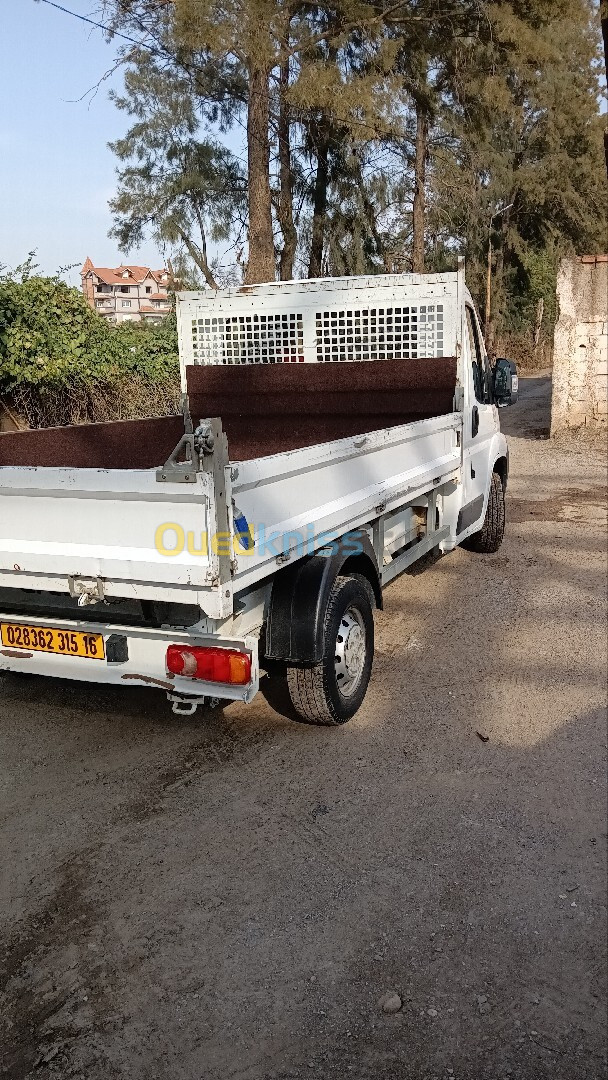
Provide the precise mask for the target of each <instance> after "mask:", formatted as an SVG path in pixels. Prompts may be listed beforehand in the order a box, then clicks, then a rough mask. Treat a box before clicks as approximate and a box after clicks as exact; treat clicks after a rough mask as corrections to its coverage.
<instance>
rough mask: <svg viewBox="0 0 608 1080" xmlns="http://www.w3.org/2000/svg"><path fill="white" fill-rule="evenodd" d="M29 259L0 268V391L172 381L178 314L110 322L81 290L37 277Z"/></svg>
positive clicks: (174, 376)
mask: <svg viewBox="0 0 608 1080" xmlns="http://www.w3.org/2000/svg"><path fill="white" fill-rule="evenodd" d="M35 270H36V268H35V266H34V265H33V261H32V258H30V259H29V260H28V261H27V262H26V263H24V265H23V266H22V267H19V268H18V269H17V271H16V272H15V273H13V274H6V273H4V274H0V394H11V393H13V392H14V391H16V390H17V389H19V388H23V387H28V388H31V389H35V388H38V389H41V390H49V389H51V388H53V389H56V390H65V391H70V390H74V389H76V388H78V387H90V386H91V385H92V384H95V385H97V386H98V387H99V388H101V389H103V388H104V387H105V388H111V387H117V386H119V385H120V384H121V383H126V382H128V380H129V379H130V378H131V377H132V376H133V375H135V376H137V377H139V378H141V379H142V380H144V381H146V382H148V383H154V384H162V383H164V382H167V381H171V380H175V379H176V378H177V372H178V360H177V331H176V326H175V316H174V315H172V316H169V317H168V318H166V319H164V320H163V321H162V323H160V324H158V325H151V324H146V323H124V324H122V325H120V326H112V325H109V324H108V323H107V322H106V321H105V320H104V319H103V318H102V317H101V316H100V315H98V314H97V312H96V311H94V310H93V309H92V308H91V307H90V306H89V304H88V303H87V301H86V300H85V298H84V296H83V295H82V293H81V292H80V290H79V289H76V288H73V287H71V286H69V285H67V284H66V283H65V282H64V281H61V280H60V279H59V278H56V277H52V278H49V277H41V276H39V275H37V274H36V272H35Z"/></svg>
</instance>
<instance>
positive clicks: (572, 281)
mask: <svg viewBox="0 0 608 1080" xmlns="http://www.w3.org/2000/svg"><path fill="white" fill-rule="evenodd" d="M557 304H558V320H557V325H556V327H555V339H554V347H553V400H552V403H551V434H552V435H557V434H559V433H560V432H562V431H568V430H574V429H576V428H581V427H589V428H590V429H594V430H598V429H601V428H602V427H603V426H605V425H606V424H607V422H608V255H583V256H580V257H578V258H570V259H563V260H562V262H561V264H560V268H559V273H558V275H557Z"/></svg>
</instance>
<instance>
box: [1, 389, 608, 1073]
mask: <svg viewBox="0 0 608 1080" xmlns="http://www.w3.org/2000/svg"><path fill="white" fill-rule="evenodd" d="M548 394H549V382H548V380H547V379H545V378H534V379H525V380H522V392H521V398H520V403H519V404H518V406H517V407H516V408H514V409H511V410H504V411H503V412H502V414H501V418H502V419H503V421H504V426H505V428H506V429H507V431H508V432H510V433H511V435H512V439H511V458H512V474H511V482H510V487H509V504H508V519H509V521H508V527H507V529H508V531H507V537H506V540H505V543H504V544H503V547H502V549H501V550H500V552H499V553H498V554H496V555H494V556H481V555H473V554H471V553H468V552H465V551H460V550H459V551H457V552H455V553H454V554H452V555H449V556H447V557H446V558H444V559H441V560H439V561H436V562H434V563H431V564H430V565H428V566H427V567H426V569H425V571H424V572H423V573H420V572H417V573H410V574H407V575H405V576H403V577H402V578H401V579H399V580H398V581H396V582H394V583H393V584H392V585H391V586H390V587H389V588H388V590H387V593H386V610H385V611H384V613H382V614H380V615H379V616H378V619H377V631H378V643H377V645H378V647H377V657H376V662H375V668H374V677H373V681H372V685H371V687H370V690H369V693H368V696H367V699H366V702H365V704H364V707H363V708H362V710H361V712H360V713H359V714H358V715H357V717H356V718H355V719H354V720H353V721H352V722H351V723H350V724H348V725H346V727H344V728H343V729H317V728H314V727H308V726H305V725H298V724H295V723H292V722H290V721H288V720H286V719H284V718H283V717H281V716H279V715H278V714H277V713H276V712H275V711H274V710H273V709H272V708H271V706H270V705H269V704H268V703H267V701H266V700H265V698H264V697H263V696H262V695H261V694H260V695H258V698H257V699H256V701H255V702H254V704H253V705H252V706H250V707H245V706H241V705H232V706H230V707H229V708H226V709H225V710H223V711H222V710H214V711H212V712H208V713H199V714H198V715H197V716H196V717H195V718H193V719H188V720H184V719H177V718H175V717H173V716H172V714H171V713H170V711H169V708H168V706H167V704H166V702H165V700H164V695H163V694H161V693H159V692H156V691H153V690H144V689H135V688H131V689H122V688H120V689H119V688H117V689H104V688H92V689H91V688H87V687H86V686H84V685H77V684H71V683H65V682H61V681H51V680H48V681H45V680H42V679H40V678H36V677H34V676H22V677H17V676H12V675H10V676H4V677H3V678H2V679H1V680H0V744H1V745H0V784H1V810H2V835H1V842H2V892H1V907H2V910H1V917H2V935H3V948H2V966H3V969H4V971H3V977H2V996H1V1002H0V1013H1V1019H2V1022H3V1027H4V1036H3V1058H2V1060H3V1069H4V1071H3V1072H2V1073H1V1075H3V1076H6V1077H9V1078H11V1080H21V1078H24V1077H28V1076H32V1077H36V1078H39V1080H50V1078H52V1077H66V1078H67V1077H81V1078H86V1080H112V1078H115V1077H117V1078H118V1077H119V1078H121V1080H122V1078H124V1080H287V1078H292V1077H293V1078H296V1077H308V1078H310V1080H334V1078H336V1080H338V1078H339V1080H344V1078H345V1077H348V1076H352V1077H353V1078H355V1080H372V1078H373V1080H393V1078H394V1080H397V1078H399V1080H410V1078H411V1080H431V1078H434V1077H435V1078H438V1080H442V1078H445V1080H449V1078H452V1080H458V1078H460V1080H486V1078H487V1080H500V1078H502V1077H505V1078H507V1077H509V1078H511V1080H514V1078H522V1080H540V1078H543V1080H544V1078H547V1080H548V1078H551V1080H573V1078H576V1080H579V1078H580V1080H583V1078H586V1080H595V1078H597V1077H604V1076H605V1075H606V1071H605V1056H604V1054H605V1041H604V1023H605V1011H604V1009H605V1007H604V1003H603V1000H602V998H603V993H604V987H605V961H604V950H605V940H606V937H605V932H606V927H605V841H606V819H605V764H604V763H605V754H606V728H605V699H606V687H605V672H606V640H605V636H606V621H605V619H606V611H605V588H604V583H605V571H606V566H605V552H606V536H605V523H606V518H605V490H604V483H605V461H604V459H602V457H601V456H600V454H599V451H598V449H597V447H596V448H594V447H593V446H591V445H590V444H588V443H585V442H584V441H578V442H573V443H570V444H568V445H562V446H556V445H555V444H554V443H553V442H551V441H548V440H547V439H546V429H547V424H548V413H547V407H548ZM389 992H393V993H397V994H398V995H399V996H400V998H401V1000H402V1002H403V1005H402V1008H401V1009H400V1010H399V1011H398V1012H397V1013H395V1014H393V1015H388V1014H386V1013H384V1012H383V1011H382V1008H381V1006H380V1004H379V1002H380V1000H381V998H382V997H383V995H385V994H386V993H389Z"/></svg>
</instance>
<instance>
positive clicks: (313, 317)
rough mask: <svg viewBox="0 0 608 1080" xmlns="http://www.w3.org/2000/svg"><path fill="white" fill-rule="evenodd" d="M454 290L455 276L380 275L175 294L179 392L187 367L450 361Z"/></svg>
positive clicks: (454, 348)
mask: <svg viewBox="0 0 608 1080" xmlns="http://www.w3.org/2000/svg"><path fill="white" fill-rule="evenodd" d="M458 288H459V283H458V275H457V274H455V273H452V274H385V275H378V276H377V277H360V278H322V279H318V280H312V281H288V282H276V283H272V284H268V285H246V286H241V288H238V289H222V290H218V291H217V292H212V291H211V290H207V291H206V292H201V293H181V294H180V296H179V303H178V308H177V315H178V332H179V346H180V348H179V352H180V358H181V365H182V378H183V380H184V388H185V366H187V365H188V364H277V363H301V362H306V363H325V362H328V361H329V362H333V361H338V362H339V361H345V362H349V361H356V360H372V361H373V360H383V359H386V358H388V359H390V358H393V357H394V358H400V359H403V360H407V359H410V358H412V359H413V358H416V357H424V356H429V357H432V356H455V355H456V353H457V341H458V340H459V334H460V327H459V326H458Z"/></svg>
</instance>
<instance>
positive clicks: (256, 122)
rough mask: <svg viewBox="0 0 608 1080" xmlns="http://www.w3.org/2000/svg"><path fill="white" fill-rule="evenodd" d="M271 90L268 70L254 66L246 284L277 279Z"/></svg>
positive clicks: (249, 124) (249, 129)
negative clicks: (270, 133) (273, 203)
mask: <svg viewBox="0 0 608 1080" xmlns="http://www.w3.org/2000/svg"><path fill="white" fill-rule="evenodd" d="M269 122H270V91H269V87H268V71H267V70H266V69H265V68H264V69H260V68H257V67H253V66H252V67H251V69H250V71H249V106H248V109H247V162H248V173H249V175H248V183H249V258H248V260H247V271H246V274H245V283H246V284H247V285H255V284H258V283H259V282H262V281H274V278H275V262H274V241H273V237H272V196H271V192H270V138H269V134H268V125H269Z"/></svg>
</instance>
